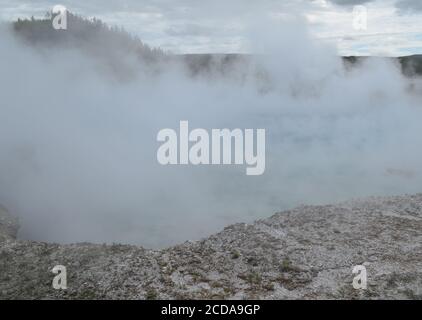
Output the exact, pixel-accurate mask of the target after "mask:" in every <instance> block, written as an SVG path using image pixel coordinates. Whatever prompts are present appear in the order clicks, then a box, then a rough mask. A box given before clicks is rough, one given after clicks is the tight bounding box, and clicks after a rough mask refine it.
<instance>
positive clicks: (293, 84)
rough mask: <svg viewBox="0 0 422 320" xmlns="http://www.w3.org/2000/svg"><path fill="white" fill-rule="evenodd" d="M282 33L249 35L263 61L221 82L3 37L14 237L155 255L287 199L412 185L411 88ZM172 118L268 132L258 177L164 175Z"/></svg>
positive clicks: (421, 179)
mask: <svg viewBox="0 0 422 320" xmlns="http://www.w3.org/2000/svg"><path fill="white" fill-rule="evenodd" d="M289 26H290V27H289V28H288V29H286V28H285V27H283V28H281V30H287V31H283V32H279V33H278V32H275V30H276V29H275V28H272V29H271V33H269V32H268V29H266V30H264V32H258V34H259V36H257V34H256V33H252V36H251V39H252V42H251V48H252V49H253V50H255V52H258V53H260V54H263V53H265V55H257V56H256V57H255V58H253V59H254V61H253V62H251V63H249V64H247V65H245V66H244V69H241V68H242V65H240V66H239V70H233V73H234V74H233V76H232V77H231V76H227V77H224V78H223V77H221V78H220V77H218V76H213V78H207V77H205V76H199V77H195V78H192V77H190V76H188V73H187V72H186V71H185V70H184V69H183V66H181V65H180V64H177V63H174V64H169V65H166V66H165V68H163V69H165V71H164V72H162V73H160V74H154V75H152V74H151V73H148V72H144V70H145V66H143V65H142V64H141V63H139V62H135V59H133V58H132V57H130V56H127V57H124V59H126V63H127V64H129V65H130V66H132V68H133V70H131V71H132V72H133V73H134V74H135V75H136V76H135V77H134V78H131V79H130V80H127V81H120V80H116V78H114V77H112V76H111V75H110V74H108V73H107V72H103V71H102V70H101V67H99V66H98V63H97V61H96V60H95V57H90V56H87V55H84V54H83V53H81V52H79V51H77V50H75V51H72V50H58V49H47V48H46V49H45V50H40V49H34V48H31V47H29V46H26V45H24V44H22V43H20V42H19V41H17V40H16V39H14V38H13V36H12V35H11V34H10V33H9V32H8V31H6V30H2V31H1V35H0V39H1V40H0V120H1V124H0V203H2V204H3V205H4V206H5V207H8V209H9V211H12V212H15V213H17V214H19V216H20V220H21V225H22V228H21V236H22V237H23V238H29V239H36V240H44V241H56V242H62V243H63V242H64V243H66V242H77V241H93V242H123V243H134V244H142V245H145V246H147V247H159V246H165V245H169V244H172V243H176V242H180V241H183V240H188V239H198V238H200V237H203V236H205V235H207V234H210V233H212V232H215V231H218V230H219V229H221V228H222V227H224V226H225V225H227V224H230V223H233V222H242V221H246V222H247V221H251V220H253V219H255V218H258V217H267V216H269V215H271V214H272V213H273V212H275V211H279V210H282V209H285V208H289V207H292V206H295V205H298V204H300V203H324V202H331V201H337V200H342V199H347V198H351V197H358V196H366V195H385V194H400V193H407V192H421V190H422V189H421V188H422V170H421V163H422V126H421V119H422V103H421V102H422V99H421V96H417V95H416V94H414V93H412V92H410V91H409V90H408V85H409V83H408V82H409V81H410V80H408V79H405V78H404V77H403V76H402V75H401V73H400V71H399V68H398V67H397V66H395V65H394V63H393V62H391V61H387V60H377V59H370V60H368V61H366V62H365V63H363V64H362V65H361V66H359V67H357V68H355V69H352V70H350V71H346V70H345V68H344V66H343V64H342V61H341V59H340V58H339V57H337V56H336V54H335V50H333V49H332V48H331V47H327V46H325V45H323V44H321V43H315V42H314V40H312V39H310V38H309V37H308V36H307V34H306V32H305V31H304V30H303V28H299V27H298V26H296V25H295V24H293V25H289ZM265 35H268V36H267V37H266V36H265ZM254 39H255V40H254ZM258 39H259V40H258ZM258 71H260V72H258ZM240 79H241V80H240ZM414 81H415V80H414ZM180 120H188V121H189V125H190V126H192V127H194V128H195V127H196V128H207V129H212V128H231V129H234V128H241V129H244V128H264V129H266V132H267V139H266V143H267V145H266V150H267V156H266V159H267V163H266V170H265V173H264V175H262V176H246V175H245V174H244V172H245V167H241V166H240V167H235V166H161V165H160V164H159V163H158V162H157V160H156V151H157V149H158V147H159V143H158V142H157V141H156V135H157V132H158V131H159V130H160V129H163V128H174V129H177V128H178V125H179V121H180Z"/></svg>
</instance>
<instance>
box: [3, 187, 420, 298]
mask: <svg viewBox="0 0 422 320" xmlns="http://www.w3.org/2000/svg"><path fill="white" fill-rule="evenodd" d="M1 221H3V220H1ZM4 226H8V224H4V223H3V222H2V225H1V228H0V231H1V232H2V233H5V235H6V237H5V238H6V240H5V241H2V242H0V270H1V272H0V298H2V299H18V298H25V299H157V298H161V299H199V298H203V299H214V298H223V299H229V298H230V299H254V298H256V299H421V298H422V194H418V195H409V196H400V197H385V198H368V199H364V200H354V201H349V202H345V203H341V204H337V205H325V206H302V207H299V208H296V209H294V210H289V211H284V212H281V213H277V214H275V215H273V216H272V217H270V218H268V219H263V220H259V221H256V222H255V223H253V224H249V225H247V224H243V223H239V224H235V225H231V226H228V227H227V228H225V229H224V230H223V231H221V232H220V233H218V234H215V235H213V236H210V237H208V238H206V239H203V240H200V241H195V242H191V241H190V242H186V243H184V244H180V245H177V246H174V247H171V248H168V249H163V250H146V249H144V248H141V247H137V246H130V245H94V244H87V243H81V244H72V245H58V244H47V243H38V242H30V241H20V240H16V239H13V238H12V237H11V236H10V235H11V233H10V231H8V230H10V228H9V227H4ZM12 230H15V229H14V228H12ZM12 234H13V233H12ZM58 264H60V265H65V266H66V267H67V273H68V280H67V281H68V288H67V289H66V290H55V289H53V288H52V284H51V283H52V279H53V277H54V276H55V275H54V274H53V273H52V272H51V269H52V268H53V267H54V266H55V265H58ZM355 265H364V266H365V267H366V268H367V276H368V287H367V289H366V290H362V289H361V290H356V289H354V288H353V286H352V280H353V277H354V276H355V275H354V274H352V268H353V266H355Z"/></svg>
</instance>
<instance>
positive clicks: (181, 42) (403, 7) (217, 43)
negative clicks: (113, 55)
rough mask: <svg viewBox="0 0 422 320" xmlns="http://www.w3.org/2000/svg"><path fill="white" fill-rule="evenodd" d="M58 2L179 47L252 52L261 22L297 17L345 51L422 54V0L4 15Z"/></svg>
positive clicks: (285, 0)
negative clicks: (360, 16) (359, 10)
mask: <svg viewBox="0 0 422 320" xmlns="http://www.w3.org/2000/svg"><path fill="white" fill-rule="evenodd" d="M56 4H62V5H64V6H66V7H67V8H68V9H69V10H70V11H72V12H75V13H78V14H81V15H83V16H86V17H94V16H95V17H97V18H100V19H102V20H103V21H105V22H107V23H108V24H112V25H121V26H123V27H124V28H125V29H126V30H128V31H129V32H131V33H134V34H137V35H139V36H140V38H141V39H142V40H143V41H145V42H146V43H148V44H150V45H152V46H160V47H162V48H163V49H166V50H170V51H172V52H174V53H205V52H214V53H223V52H225V53H227V52H248V50H249V47H248V41H247V38H248V32H249V30H250V27H251V26H253V25H254V24H255V25H256V24H257V21H264V20H265V19H286V17H288V16H295V15H299V16H302V17H304V21H306V23H307V24H308V25H309V30H310V32H311V33H312V34H313V35H315V36H316V37H320V38H324V39H327V40H328V41H331V42H333V43H334V44H335V45H336V46H337V48H338V51H339V54H343V55H390V56H397V55H407V54H414V53H422V0H259V1H258V0H177V1H176V0H61V1H58V0H35V1H29V0H0V19H1V20H6V21H7V20H11V19H17V18H18V17H30V16H32V15H34V16H36V17H41V16H43V15H44V13H45V12H46V11H48V10H50V9H51V8H52V7H53V6H54V5H56ZM355 5H364V6H365V7H366V9H367V12H368V25H367V29H366V30H356V29H355V28H354V24H353V21H354V15H353V8H354V6H355Z"/></svg>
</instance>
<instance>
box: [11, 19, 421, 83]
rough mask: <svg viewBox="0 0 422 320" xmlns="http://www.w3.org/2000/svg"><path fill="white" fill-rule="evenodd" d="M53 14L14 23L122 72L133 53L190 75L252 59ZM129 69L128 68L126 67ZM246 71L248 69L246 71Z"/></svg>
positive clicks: (410, 63) (29, 38)
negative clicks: (186, 49)
mask: <svg viewBox="0 0 422 320" xmlns="http://www.w3.org/2000/svg"><path fill="white" fill-rule="evenodd" d="M52 20H53V15H52V14H51V13H49V14H47V15H46V17H45V18H44V19H34V18H31V19H18V21H16V22H14V23H13V29H14V32H15V33H16V34H17V35H18V37H19V38H21V39H23V40H24V41H25V42H27V43H29V44H31V45H33V46H40V47H45V46H48V47H60V48H63V47H65V48H66V47H68V48H77V49H79V50H82V51H84V52H86V53H88V54H90V55H91V56H93V57H95V59H97V60H104V62H106V64H107V65H108V66H111V67H112V68H113V69H114V70H117V71H119V72H121V69H125V68H126V69H130V67H131V66H127V65H126V66H125V65H122V58H123V57H125V56H127V55H128V54H133V55H134V56H136V57H137V58H139V59H140V61H144V62H147V63H148V64H153V63H154V62H159V61H160V62H162V61H164V60H165V61H170V60H172V61H179V62H182V63H183V64H184V65H185V66H186V67H187V70H188V72H189V74H190V75H192V76H196V75H204V74H207V75H209V74H212V75H224V76H227V75H231V74H232V71H233V70H236V71H238V72H239V71H242V66H243V69H245V68H246V67H247V66H248V63H249V62H250V61H251V55H248V54H183V55H169V54H166V53H164V51H163V50H161V49H158V48H151V47H149V46H148V45H146V44H145V43H143V42H142V41H141V40H140V39H139V38H138V37H135V36H132V35H131V34H129V33H128V32H126V31H125V30H123V29H122V28H118V27H109V26H107V25H106V24H105V23H103V22H102V21H101V20H99V19H95V18H94V19H91V20H90V19H84V18H82V17H80V16H77V15H75V14H72V13H68V19H67V20H68V29H67V30H66V31H64V30H55V29H54V28H53V27H52ZM367 58H368V57H356V56H349V57H343V61H344V63H345V64H348V65H351V66H354V65H355V64H357V63H359V62H360V61H363V60H364V59H367ZM392 59H398V60H399V63H400V64H401V66H402V71H403V73H404V74H405V75H406V76H416V75H422V55H413V56H406V57H399V58H392ZM126 71H127V70H126ZM243 71H244V70H243Z"/></svg>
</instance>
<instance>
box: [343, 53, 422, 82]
mask: <svg viewBox="0 0 422 320" xmlns="http://www.w3.org/2000/svg"><path fill="white" fill-rule="evenodd" d="M368 58H369V57H357V56H349V57H343V61H344V62H345V63H349V64H351V65H354V64H356V63H359V62H361V61H363V60H365V59H368ZM380 59H383V58H380ZM385 59H393V60H394V59H398V61H399V63H400V65H401V67H402V72H403V74H404V75H406V76H409V77H412V76H420V75H422V55H412V56H405V57H398V58H385Z"/></svg>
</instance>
